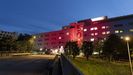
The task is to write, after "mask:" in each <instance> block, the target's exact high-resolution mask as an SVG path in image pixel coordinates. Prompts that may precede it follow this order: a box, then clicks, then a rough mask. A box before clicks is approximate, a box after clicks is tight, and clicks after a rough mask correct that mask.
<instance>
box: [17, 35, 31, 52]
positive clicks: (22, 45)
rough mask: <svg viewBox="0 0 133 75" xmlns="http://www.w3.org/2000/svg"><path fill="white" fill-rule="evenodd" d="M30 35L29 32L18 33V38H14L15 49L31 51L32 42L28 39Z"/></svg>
mask: <svg viewBox="0 0 133 75" xmlns="http://www.w3.org/2000/svg"><path fill="white" fill-rule="evenodd" d="M31 39H32V36H31V35H29V34H20V35H19V37H18V39H17V40H16V49H17V51H24V52H25V51H31V49H32V44H31V43H30V40H31Z"/></svg>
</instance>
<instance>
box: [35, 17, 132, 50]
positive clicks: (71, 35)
mask: <svg viewBox="0 0 133 75" xmlns="http://www.w3.org/2000/svg"><path fill="white" fill-rule="evenodd" d="M110 34H117V35H118V36H120V37H121V38H123V37H124V36H132V35H133V15H128V16H120V17H114V18H108V17H107V16H103V17H98V18H92V19H86V20H81V21H77V22H74V23H70V24H69V25H67V26H63V27H62V29H61V30H58V31H51V32H44V33H39V34H36V37H37V38H36V40H35V45H36V48H37V49H40V48H41V49H57V48H60V47H64V46H65V44H66V42H68V41H77V43H78V45H79V46H81V45H82V42H83V41H97V40H104V39H106V38H107V36H109V35H110Z"/></svg>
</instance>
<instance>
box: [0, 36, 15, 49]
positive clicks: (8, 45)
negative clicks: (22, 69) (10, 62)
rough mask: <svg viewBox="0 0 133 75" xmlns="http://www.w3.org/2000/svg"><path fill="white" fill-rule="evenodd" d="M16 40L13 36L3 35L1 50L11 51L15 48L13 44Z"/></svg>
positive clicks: (0, 44) (0, 43)
mask: <svg viewBox="0 0 133 75" xmlns="http://www.w3.org/2000/svg"><path fill="white" fill-rule="evenodd" d="M14 43H15V40H14V39H13V38H12V37H3V38H2V39H0V50H1V51H11V50H13V49H14V48H13V45H14Z"/></svg>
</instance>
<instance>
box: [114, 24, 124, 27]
mask: <svg viewBox="0 0 133 75" xmlns="http://www.w3.org/2000/svg"><path fill="white" fill-rule="evenodd" d="M122 26H123V24H116V25H114V27H122Z"/></svg>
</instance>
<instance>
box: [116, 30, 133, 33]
mask: <svg viewBox="0 0 133 75" xmlns="http://www.w3.org/2000/svg"><path fill="white" fill-rule="evenodd" d="M123 32H124V30H121V29H119V30H115V33H116V34H117V33H123ZM129 32H133V29H129Z"/></svg>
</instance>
